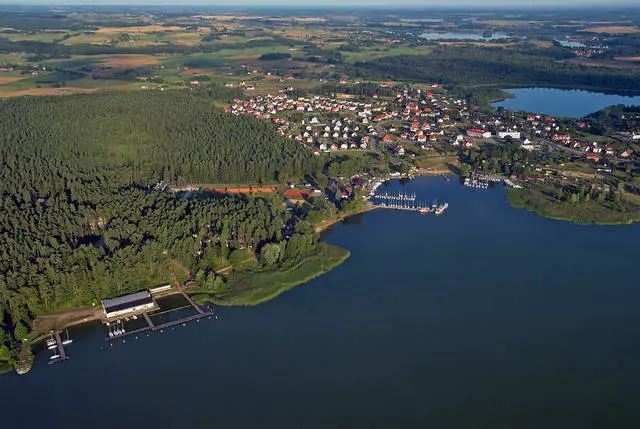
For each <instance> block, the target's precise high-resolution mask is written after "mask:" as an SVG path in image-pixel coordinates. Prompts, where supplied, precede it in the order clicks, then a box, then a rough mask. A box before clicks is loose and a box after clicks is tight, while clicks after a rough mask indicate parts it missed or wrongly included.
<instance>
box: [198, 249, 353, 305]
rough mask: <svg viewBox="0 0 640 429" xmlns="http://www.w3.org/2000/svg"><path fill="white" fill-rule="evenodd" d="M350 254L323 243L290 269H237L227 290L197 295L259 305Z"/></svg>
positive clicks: (219, 301) (228, 302) (201, 298)
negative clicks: (314, 251) (238, 270)
mask: <svg viewBox="0 0 640 429" xmlns="http://www.w3.org/2000/svg"><path fill="white" fill-rule="evenodd" d="M348 257H349V251H348V250H346V249H344V248H342V247H339V246H334V245H330V244H326V243H321V244H320V247H319V250H318V252H316V253H314V254H313V255H311V256H309V257H307V258H306V259H304V260H303V261H302V262H300V263H299V264H297V265H296V266H294V267H292V268H290V269H288V270H275V271H260V270H257V269H256V270H247V271H243V272H239V273H234V274H232V275H231V276H230V277H229V279H228V282H227V285H226V286H227V291H225V292H223V293H216V294H214V295H209V294H202V295H198V296H197V299H198V300H199V301H200V302H203V301H213V302H214V303H215V304H218V305H225V306H231V305H257V304H260V303H262V302H265V301H268V300H270V299H273V298H275V297H277V296H278V295H280V294H281V293H283V292H285V291H287V290H289V289H291V288H293V287H295V286H298V285H300V284H303V283H306V282H308V281H310V280H312V279H314V278H316V277H318V276H320V275H322V274H324V273H325V272H327V271H329V270H331V269H332V268H334V267H336V266H338V265H340V264H341V263H342V262H344V261H345V260H346V259H347V258H348Z"/></svg>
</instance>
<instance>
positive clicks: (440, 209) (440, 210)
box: [435, 203, 449, 215]
mask: <svg viewBox="0 0 640 429" xmlns="http://www.w3.org/2000/svg"><path fill="white" fill-rule="evenodd" d="M447 208H449V203H444V204H441V205H439V206H438V207H437V208H436V211H435V213H436V215H440V214H442V213H444V211H445V210H446V209H447Z"/></svg>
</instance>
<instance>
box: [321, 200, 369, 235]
mask: <svg viewBox="0 0 640 429" xmlns="http://www.w3.org/2000/svg"><path fill="white" fill-rule="evenodd" d="M377 208H378V207H376V206H374V205H373V204H370V205H369V207H365V208H363V209H361V210H357V211H355V212H351V213H345V214H343V215H340V216H338V217H336V218H333V219H329V220H325V221H323V222H322V223H321V224H320V225H316V226H314V229H315V231H316V232H318V233H323V232H325V231H326V230H328V229H330V228H331V227H332V226H334V225H336V224H338V223H340V222H344V221H345V220H347V219H348V218H350V217H351V216H356V215H359V214H362V213H367V212H370V211H373V210H376V209H377Z"/></svg>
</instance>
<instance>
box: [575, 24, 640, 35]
mask: <svg viewBox="0 0 640 429" xmlns="http://www.w3.org/2000/svg"><path fill="white" fill-rule="evenodd" d="M582 31H585V32H588V33H607V34H635V33H640V28H638V27H636V26H631V25H609V26H605V27H589V28H585V29H584V30H582Z"/></svg>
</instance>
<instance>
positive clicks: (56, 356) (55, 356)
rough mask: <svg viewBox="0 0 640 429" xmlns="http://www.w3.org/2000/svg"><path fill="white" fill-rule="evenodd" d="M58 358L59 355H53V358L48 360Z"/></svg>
mask: <svg viewBox="0 0 640 429" xmlns="http://www.w3.org/2000/svg"><path fill="white" fill-rule="evenodd" d="M59 357H60V355H53V356H51V357H50V358H49V359H50V360H53V359H58V358H59Z"/></svg>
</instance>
